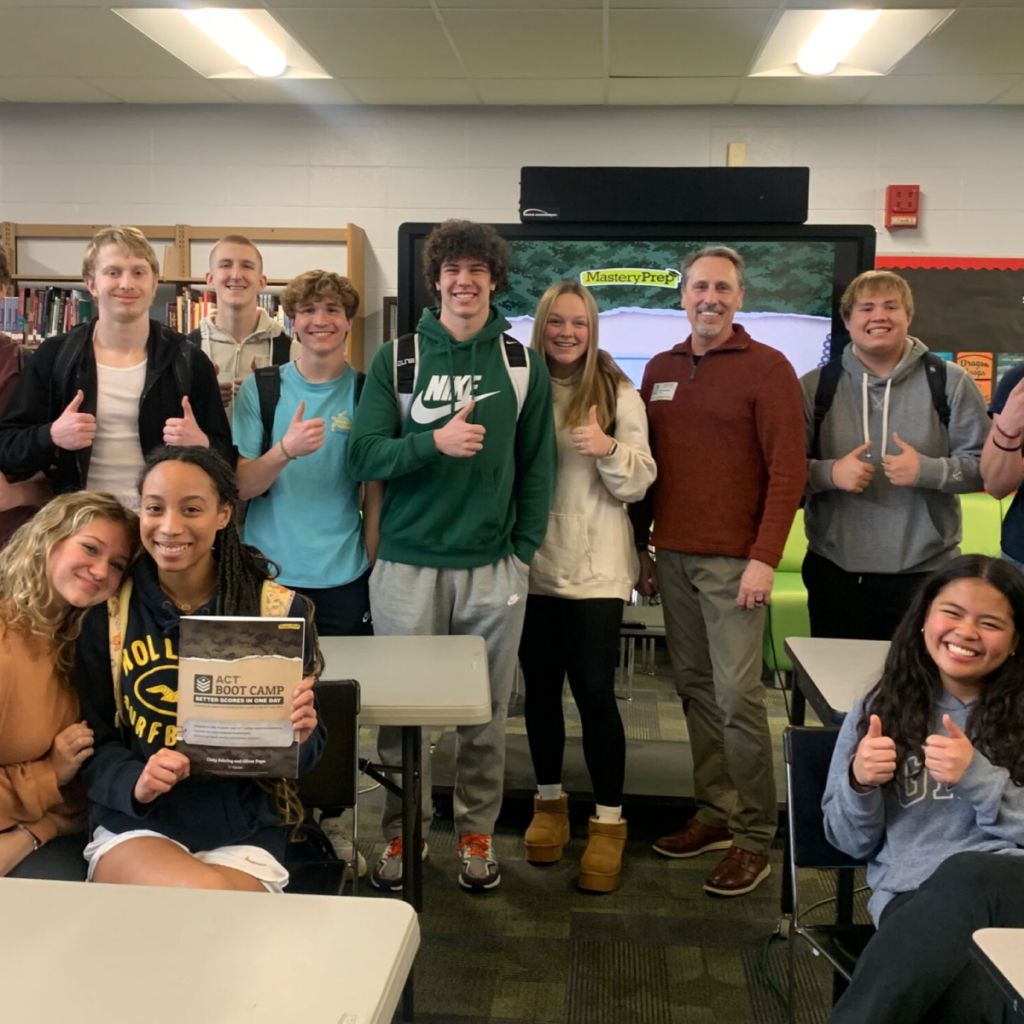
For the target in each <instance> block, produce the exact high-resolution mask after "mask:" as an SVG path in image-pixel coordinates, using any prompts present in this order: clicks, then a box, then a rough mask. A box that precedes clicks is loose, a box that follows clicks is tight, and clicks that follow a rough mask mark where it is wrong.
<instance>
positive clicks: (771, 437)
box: [630, 324, 807, 566]
mask: <svg viewBox="0 0 1024 1024" xmlns="http://www.w3.org/2000/svg"><path fill="white" fill-rule="evenodd" d="M640 394H641V396H642V397H643V400H644V403H645V405H646V406H647V419H648V422H649V424H650V440H651V453H652V454H653V455H654V460H655V462H656V463H657V465H658V479H657V481H656V482H655V484H654V486H653V487H652V488H651V489H650V491H648V492H647V497H646V498H645V499H644V500H643V501H641V502H638V503H637V504H635V505H632V506H630V517H631V519H632V521H633V527H634V531H635V535H636V541H637V547H645V546H646V544H647V538H648V536H649V532H650V527H651V522H652V519H653V522H654V534H653V537H652V538H651V540H652V543H653V544H654V546H655V547H656V548H666V549H668V550H670V551H685V552H688V553H690V554H704V555H729V556H731V557H734V558H756V559H757V560H758V561H761V562H767V563H768V564H769V565H772V566H774V565H777V564H778V562H779V559H780V558H781V557H782V549H783V548H784V547H785V544H786V538H787V536H788V535H789V529H790V526H791V525H792V522H793V516H794V514H795V513H796V510H797V507H798V506H799V504H800V497H801V495H802V494H803V490H804V483H805V481H806V478H807V458H806V455H805V439H804V419H803V402H802V400H801V397H800V385H799V383H798V382H797V378H796V374H795V372H794V371H793V367H792V365H791V364H790V362H789V360H788V359H786V357H785V356H784V355H782V353H781V352H778V351H776V350H775V349H773V348H770V347H769V346H767V345H762V344H761V343H760V342H757V341H754V340H753V339H752V338H751V337H750V335H749V334H747V332H746V331H745V330H744V329H743V328H742V327H741V326H739V325H738V324H735V325H733V335H732V337H731V338H730V339H729V340H728V341H727V342H725V344H723V345H722V346H721V347H720V348H715V349H712V350H711V351H710V352H707V353H706V354H705V355H704V356H702V357H699V358H697V359H695V358H694V354H693V344H692V338H687V339H686V341H684V342H683V343H682V344H681V345H676V346H675V347H674V348H673V349H670V350H669V351H668V352H662V353H660V354H659V355H656V356H655V357H654V358H653V359H652V360H651V361H650V362H649V363H648V364H647V369H646V371H645V372H644V381H643V386H642V387H641V389H640Z"/></svg>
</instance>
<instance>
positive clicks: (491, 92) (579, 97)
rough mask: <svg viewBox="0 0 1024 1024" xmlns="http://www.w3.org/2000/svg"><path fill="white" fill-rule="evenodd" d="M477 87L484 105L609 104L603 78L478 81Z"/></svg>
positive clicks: (483, 79) (480, 79) (496, 79)
mask: <svg viewBox="0 0 1024 1024" xmlns="http://www.w3.org/2000/svg"><path fill="white" fill-rule="evenodd" d="M476 87H477V89H478V90H479V92H480V98H481V99H482V100H483V101H484V103H494V104H501V105H505V106H547V105H552V106H565V105H576V104H583V105H589V104H594V103H604V101H605V80H604V79H603V78H556V79H544V78H532V79H529V80H522V79H516V78H494V79H486V78H478V79H476Z"/></svg>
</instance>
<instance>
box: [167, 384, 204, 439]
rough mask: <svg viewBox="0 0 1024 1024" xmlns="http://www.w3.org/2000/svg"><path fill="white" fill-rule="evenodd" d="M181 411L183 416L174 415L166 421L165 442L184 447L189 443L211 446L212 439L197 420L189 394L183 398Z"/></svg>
mask: <svg viewBox="0 0 1024 1024" xmlns="http://www.w3.org/2000/svg"><path fill="white" fill-rule="evenodd" d="M181 411H182V415H181V416H172V417H171V418H170V419H168V420H166V421H165V422H164V444H173V445H178V446H180V447H182V448H184V447H187V446H189V445H196V446H198V447H200V448H209V447H210V439H209V438H208V437H207V436H206V435H205V434H204V433H203V431H202V428H201V427H200V426H199V424H198V423H197V422H196V417H195V414H194V413H193V412H192V403H191V402H190V401H189V399H188V395H186V396H185V397H184V398H183V399H182V400H181Z"/></svg>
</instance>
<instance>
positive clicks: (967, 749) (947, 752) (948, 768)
mask: <svg viewBox="0 0 1024 1024" xmlns="http://www.w3.org/2000/svg"><path fill="white" fill-rule="evenodd" d="M942 724H943V726H944V727H945V729H946V732H947V733H949V735H948V736H942V735H941V734H939V733H936V734H935V735H934V736H929V737H928V739H926V740H925V741H924V766H925V768H927V769H928V774H929V775H930V776H931V777H932V778H933V779H934V780H935V781H936V782H940V783H942V784H943V785H945V786H955V785H956V784H957V783H958V782H959V781H960V779H961V778H962V777H963V774H964V772H965V771H967V766H968V765H969V764H970V763H971V758H973V757H974V745H973V744H972V743H971V741H970V740H969V739H968V738H967V737H966V736H965V735H964V732H963V730H962V729H961V728H960V726H958V725H957V724H956V722H954V721H953V719H952V718H951V717H950V716H949V715H943V716H942Z"/></svg>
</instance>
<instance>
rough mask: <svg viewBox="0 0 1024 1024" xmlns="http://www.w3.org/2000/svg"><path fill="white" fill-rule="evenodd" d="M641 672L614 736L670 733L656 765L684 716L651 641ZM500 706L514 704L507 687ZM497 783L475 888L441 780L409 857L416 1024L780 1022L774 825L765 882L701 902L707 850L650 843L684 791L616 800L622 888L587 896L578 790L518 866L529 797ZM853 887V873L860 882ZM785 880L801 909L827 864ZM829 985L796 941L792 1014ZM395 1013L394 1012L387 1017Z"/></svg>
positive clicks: (823, 997) (814, 1015)
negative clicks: (494, 812) (668, 849)
mask: <svg viewBox="0 0 1024 1024" xmlns="http://www.w3.org/2000/svg"><path fill="white" fill-rule="evenodd" d="M653 668H654V671H653V674H646V673H640V672H637V673H635V675H634V681H633V694H632V695H633V700H632V701H631V702H627V701H622V702H620V709H621V710H622V713H623V720H624V723H625V725H626V732H627V737H628V739H629V740H631V741H633V743H634V744H636V743H647V744H650V743H657V744H666V745H667V744H674V745H675V746H674V747H670V746H666V747H665V748H664V756H663V757H662V758H661V761H660V763H661V765H662V766H663V770H668V766H670V765H672V764H673V763H674V762H675V760H676V758H675V754H676V753H677V749H676V748H678V749H679V750H684V751H685V746H681V745H684V744H686V738H687V737H686V722H685V719H684V717H683V714H682V709H681V707H680V703H679V700H678V698H677V697H676V695H675V691H674V689H673V687H672V682H671V678H670V669H669V667H668V661H667V655H666V653H665V651H664V649H663V648H659V649H658V650H657V651H656V657H655V661H654V666H653ZM765 703H766V706H767V708H768V712H769V720H770V723H771V726H772V736H773V742H774V746H775V756H776V774H777V775H778V776H779V777H782V772H781V760H782V748H781V736H782V730H783V729H784V727H785V724H786V705H785V696H784V694H783V692H782V691H780V690H775V689H772V688H770V687H766V689H765ZM512 710H513V713H515V712H516V711H517V710H518V708H517V702H516V700H515V698H514V699H513V705H512ZM566 725H567V732H568V735H569V737H570V742H571V740H572V738H573V737H578V736H579V735H580V727H579V716H578V714H577V712H576V709H575V707H574V705H573V703H572V700H571V697H570V696H569V693H568V688H566ZM524 734H525V728H524V725H523V720H522V718H521V717H512V718H510V719H509V725H508V735H509V744H510V750H511V747H512V746H513V745H515V744H516V743H517V742H520V741H518V740H517V737H520V738H522V737H524ZM433 739H434V741H435V742H437V743H438V744H439V746H440V747H443V745H444V743H445V742H446V740H447V742H449V743H450V737H445V736H443V735H441V734H435V735H434V737H433ZM373 742H374V731H373V730H371V729H365V730H363V735H362V743H361V745H362V746H363V747H364V749H365V751H366V753H367V754H372V751H373ZM577 742H578V741H577ZM628 756H629V753H628V750H627V757H628ZM681 757H682V755H680V759H681ZM652 763H653V762H652ZM567 768H568V765H567ZM680 770H681V771H682V769H680ZM687 774H688V773H687ZM568 776H569V772H568V771H567V778H568ZM511 781H512V782H513V784H512V785H511V786H510V787H509V788H510V790H511V792H512V795H511V796H510V795H509V794H508V792H507V793H506V800H505V805H504V807H503V810H502V815H501V819H500V821H499V824H498V829H497V831H496V834H495V836H494V844H495V850H496V853H497V856H498V859H499V861H500V864H501V874H502V881H501V885H500V887H499V888H497V889H495V890H494V891H492V892H489V893H482V894H470V893H467V892H464V891H463V890H462V889H461V888H460V887H459V885H458V883H457V878H456V876H457V872H458V860H457V857H456V854H455V846H456V842H457V836H456V835H455V832H454V827H453V823H452V821H451V817H450V802H448V801H446V800H445V799H444V796H443V787H442V797H441V799H440V800H439V801H438V803H439V807H440V808H441V811H442V816H440V817H435V818H434V821H433V823H432V826H431V828H430V832H429V835H428V837H427V838H428V842H429V844H430V857H429V859H428V860H427V861H426V863H425V864H424V911H423V914H422V916H421V918H420V927H421V933H422V944H421V946H420V951H419V954H418V956H417V959H416V968H415V1003H416V1012H415V1017H414V1019H415V1021H416V1022H418V1024H785V1022H786V1021H788V1020H789V1017H788V1011H787V999H788V972H789V949H788V943H787V940H784V939H782V938H779V937H777V936H776V935H775V930H776V926H777V924H778V921H779V914H780V894H781V877H782V875H781V872H782V840H781V836H780V838H779V839H777V840H776V843H775V847H774V848H773V850H772V855H771V856H772V874H771V876H770V878H769V879H767V880H766V881H765V882H764V883H762V885H761V886H760V887H759V888H758V889H757V890H756V891H755V892H753V893H751V894H749V895H747V896H742V897H737V898H732V899H716V898H712V897H709V896H707V895H705V893H704V892H703V889H702V884H703V881H704V878H705V877H706V875H707V874H708V873H709V872H710V871H711V869H712V868H713V867H714V865H715V863H716V858H717V857H719V856H721V853H709V854H706V855H704V856H701V857H697V858H693V859H689V860H667V859H665V858H662V857H660V856H658V855H657V854H656V853H654V852H653V850H652V849H651V844H652V843H653V841H654V840H655V839H657V838H658V836H660V835H663V834H665V833H667V832H671V831H674V830H675V829H677V828H680V827H682V825H683V824H684V823H685V821H686V819H687V817H689V813H690V812H691V811H692V806H689V805H688V803H687V801H686V799H685V797H683V798H677V799H674V800H672V801H671V802H670V803H669V804H668V805H666V806H659V805H658V802H657V801H656V800H652V799H645V800H643V801H640V802H638V803H636V804H635V805H634V806H631V805H630V803H629V800H628V798H627V802H626V816H627V818H628V820H629V840H628V843H627V849H626V855H625V858H624V871H623V876H622V884H621V886H620V888H619V889H618V891H616V892H615V893H612V894H608V895H590V894H586V893H582V892H580V891H579V890H578V889H577V888H576V886H575V878H576V870H577V866H578V863H579V858H580V855H581V854H582V851H583V849H584V847H585V845H586V830H587V824H586V823H587V816H588V814H589V813H590V812H591V806H590V804H589V802H584V801H580V800H574V802H573V804H572V813H571V818H572V840H571V842H570V843H569V845H568V847H567V848H566V851H565V857H564V859H563V860H562V861H561V862H560V863H557V864H552V865H547V866H540V867H538V866H535V865H531V864H528V863H527V862H526V860H525V859H524V851H523V842H522V836H523V830H524V829H525V827H526V824H527V823H528V821H529V817H530V813H531V804H530V801H529V800H528V799H526V798H525V796H524V797H520V796H516V795H515V794H516V793H518V792H521V791H522V790H521V788H520V787H519V786H518V785H516V784H515V780H511ZM685 788H686V786H685V785H684V786H683V789H684V790H685ZM628 789H629V787H628V785H627V792H628ZM677 789H678V787H677ZM674 792H675V790H674ZM780 792H782V791H780ZM380 801H381V791H380V790H379V789H378V790H376V791H373V792H368V793H366V794H365V795H364V796H363V797H362V798H361V800H360V818H359V827H360V834H359V843H358V845H359V848H360V850H361V851H362V852H363V853H364V855H365V856H366V858H367V860H368V861H369V863H370V867H371V868H372V866H373V864H374V862H375V860H376V858H377V856H378V855H379V853H380V850H381V845H382V844H381V842H380V839H379V828H378V825H377V820H378V812H379V807H380ZM858 885H859V886H862V885H863V878H860V879H859V880H858ZM800 886H801V896H802V905H803V906H804V907H808V906H809V905H811V904H813V903H815V902H817V901H820V900H826V901H827V900H828V899H829V898H830V897H832V896H833V895H834V879H833V876H832V875H831V873H829V872H817V871H806V872H802V873H801V879H800ZM359 894H360V895H361V896H367V895H369V896H376V897H377V898H381V899H385V898H387V899H394V898H396V897H394V896H384V895H383V894H380V893H378V892H377V890H375V889H373V888H372V886H371V885H370V884H369V877H367V878H366V879H364V880H363V881H362V882H361V884H360V890H359ZM865 899H866V893H861V894H859V895H858V898H857V918H858V919H859V920H867V918H866V911H865V906H864V901H865ZM832 912H833V909H832V904H830V903H828V902H826V903H824V904H823V905H822V906H820V907H819V908H818V909H816V910H814V911H813V912H812V913H813V914H814V915H815V917H818V918H820V920H821V921H825V920H828V919H829V915H830V914H831V913H832ZM831 996H832V973H831V970H830V969H829V965H828V964H827V963H826V962H824V960H823V959H822V958H820V957H815V956H813V955H812V954H811V952H810V950H809V947H808V946H807V945H806V943H803V942H802V941H798V945H797V956H796V984H795V999H794V1005H795V1016H794V1019H795V1021H797V1022H798V1024H822V1022H824V1021H825V1020H826V1018H827V1016H828V1012H829V1008H830V1006H831ZM401 1020H402V1015H401V1011H399V1012H398V1013H396V1015H395V1018H394V1021H395V1022H396V1024H397V1022H399V1021H401Z"/></svg>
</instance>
